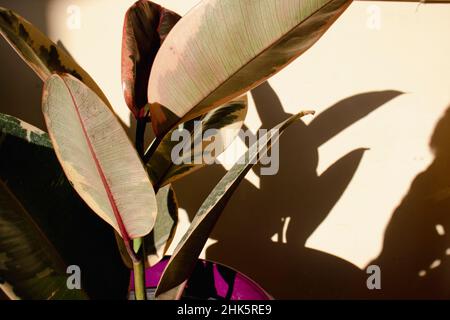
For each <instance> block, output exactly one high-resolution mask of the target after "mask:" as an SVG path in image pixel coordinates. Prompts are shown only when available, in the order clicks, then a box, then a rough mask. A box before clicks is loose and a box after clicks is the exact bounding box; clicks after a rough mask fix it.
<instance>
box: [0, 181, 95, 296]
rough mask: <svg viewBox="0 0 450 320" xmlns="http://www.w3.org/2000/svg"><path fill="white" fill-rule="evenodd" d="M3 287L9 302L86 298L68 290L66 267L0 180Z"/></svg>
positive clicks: (79, 293) (0, 274)
mask: <svg viewBox="0 0 450 320" xmlns="http://www.w3.org/2000/svg"><path fill="white" fill-rule="evenodd" d="M0 277H1V278H2V279H3V280H4V283H3V284H0V290H3V291H4V292H5V293H6V295H7V296H8V297H9V298H10V299H35V300H50V299H56V300H61V299H70V300H73V299H87V298H88V297H87V295H86V294H85V293H84V291H82V290H79V289H73V290H71V289H69V288H68V286H67V280H68V274H67V273H66V266H65V264H64V263H63V261H62V260H61V258H60V257H59V255H58V253H57V252H56V250H55V248H54V247H53V246H52V244H51V243H50V242H49V241H48V240H47V239H46V238H45V236H44V235H43V233H42V232H41V230H40V229H39V228H38V226H37V225H36V224H35V223H34V221H33V220H32V219H31V217H30V216H29V215H28V213H27V212H26V211H25V209H24V208H23V206H22V205H21V204H20V202H19V201H18V200H17V199H16V197H15V196H14V195H13V194H12V193H11V191H10V190H9V189H8V188H7V186H6V185H5V184H4V183H3V182H2V181H1V180H0Z"/></svg>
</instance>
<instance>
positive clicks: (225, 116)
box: [147, 95, 248, 186]
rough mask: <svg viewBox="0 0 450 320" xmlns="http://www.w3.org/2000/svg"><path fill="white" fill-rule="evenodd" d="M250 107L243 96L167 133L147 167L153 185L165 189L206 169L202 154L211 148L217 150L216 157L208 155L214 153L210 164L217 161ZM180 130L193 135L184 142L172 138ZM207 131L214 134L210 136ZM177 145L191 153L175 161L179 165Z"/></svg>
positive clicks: (237, 131) (233, 137) (239, 127)
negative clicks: (168, 185)
mask: <svg viewBox="0 0 450 320" xmlns="http://www.w3.org/2000/svg"><path fill="white" fill-rule="evenodd" d="M247 107H248V102H247V96H246V95H244V96H242V97H240V98H239V99H235V100H233V101H231V102H229V103H227V104H225V105H224V106H222V107H220V108H217V109H215V110H213V111H210V112H209V113H207V114H206V115H204V116H202V117H199V118H197V119H194V120H191V121H188V122H186V123H183V124H182V125H180V127H179V128H175V129H173V130H171V131H170V132H168V133H167V134H166V135H165V136H164V138H163V139H162V141H161V143H160V144H159V145H158V147H157V149H156V150H155V152H154V153H153V155H152V157H151V158H150V161H149V162H148V164H147V169H148V172H149V175H150V178H151V180H152V181H153V184H154V185H156V186H164V185H166V184H168V183H172V182H174V181H176V180H178V179H180V178H182V177H184V176H186V175H188V174H190V173H192V172H194V171H196V170H198V169H200V168H202V167H203V166H205V165H206V163H205V161H204V159H203V151H205V150H207V149H208V147H209V146H211V149H212V148H213V147H214V150H213V151H214V152H213V154H211V153H209V152H208V154H211V156H210V157H209V159H208V161H212V160H214V159H215V158H217V157H218V156H219V155H220V154H221V153H222V152H223V151H225V150H226V149H227V148H228V146H229V145H230V144H231V143H232V142H233V140H234V139H235V137H236V136H237V135H238V133H239V130H240V129H241V127H242V125H243V123H244V120H245V116H246V115H247ZM177 130H186V132H190V135H189V139H187V140H184V138H183V139H181V137H179V138H180V139H174V138H173V137H172V135H173V134H174V132H176V131H177ZM208 130H212V131H209V134H208ZM205 134H208V136H207V137H206V136H205ZM203 138H205V139H203ZM179 140H181V141H179ZM175 146H177V148H178V149H179V150H183V149H186V150H187V151H189V152H188V153H187V154H183V155H181V156H180V157H178V158H177V159H176V163H177V164H176V163H174V159H172V150H173V148H174V147H175ZM196 159H197V160H196Z"/></svg>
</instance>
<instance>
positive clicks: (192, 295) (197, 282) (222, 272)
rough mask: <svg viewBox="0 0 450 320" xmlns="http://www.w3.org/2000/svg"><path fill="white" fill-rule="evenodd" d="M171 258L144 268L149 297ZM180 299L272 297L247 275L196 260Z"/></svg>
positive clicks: (266, 298)
mask: <svg viewBox="0 0 450 320" xmlns="http://www.w3.org/2000/svg"><path fill="white" fill-rule="evenodd" d="M169 259H170V257H165V258H164V259H163V260H161V262H159V263H158V264H157V265H155V266H154V267H152V268H148V269H146V271H145V282H146V288H147V297H148V299H154V292H155V289H156V286H157V285H158V282H159V279H160V278H161V276H162V273H163V271H164V268H165V267H166V265H167V263H168V262H169ZM129 299H131V300H134V275H133V271H131V277H130V290H129ZM182 299H185V300H272V297H271V296H270V295H269V294H268V293H267V292H266V291H264V289H262V288H261V287H260V286H259V285H258V284H256V283H255V282H254V281H253V280H251V279H250V278H249V277H247V276H245V275H243V274H241V273H239V272H237V271H236V270H233V269H232V268H229V267H226V266H224V265H222V264H219V263H214V262H210V261H205V260H198V262H197V265H196V266H195V270H194V272H193V273H192V275H191V277H190V278H189V281H188V284H187V285H186V289H185V291H184V294H183V297H182Z"/></svg>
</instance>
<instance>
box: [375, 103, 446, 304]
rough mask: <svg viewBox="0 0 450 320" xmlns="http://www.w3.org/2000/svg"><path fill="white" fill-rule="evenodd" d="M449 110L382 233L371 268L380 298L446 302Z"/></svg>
mask: <svg viewBox="0 0 450 320" xmlns="http://www.w3.org/2000/svg"><path fill="white" fill-rule="evenodd" d="M449 137H450V106H449V108H448V109H447V111H446V113H445V115H444V116H443V117H442V118H441V119H440V121H439V122H438V124H437V126H436V128H435V131H434V133H433V135H432V138H431V141H430V147H431V149H432V150H433V151H434V155H435V159H434V161H433V162H432V163H431V165H430V166H429V167H428V168H427V169H426V170H425V171H423V172H422V173H420V174H419V175H418V176H417V177H416V178H415V179H414V181H413V182H412V184H411V187H410V189H409V191H408V193H407V195H406V196H405V197H404V199H403V200H402V202H401V203H400V205H399V206H398V208H397V209H396V210H395V212H394V214H393V216H392V218H391V220H390V222H389V224H388V227H387V229H386V232H385V238H384V245H383V250H382V252H381V254H380V255H379V257H378V258H377V259H375V260H374V261H373V262H372V263H371V264H375V265H378V266H379V267H380V270H381V290H380V291H376V292H374V294H375V295H382V297H383V298H394V299H396V298H400V299H419V298H420V299H430V298H434V299H443V298H445V299H449V298H450V272H449V270H450V261H449V257H450V249H449V248H450V146H449Z"/></svg>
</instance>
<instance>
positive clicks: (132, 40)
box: [122, 0, 181, 119]
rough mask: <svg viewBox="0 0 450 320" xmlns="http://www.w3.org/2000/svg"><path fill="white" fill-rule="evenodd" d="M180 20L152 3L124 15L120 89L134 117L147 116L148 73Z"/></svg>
mask: <svg viewBox="0 0 450 320" xmlns="http://www.w3.org/2000/svg"><path fill="white" fill-rule="evenodd" d="M180 19H181V17H180V16H179V15H178V14H176V13H175V12H172V11H170V10H168V9H166V8H163V7H161V6H160V5H158V4H155V3H153V2H151V1H146V0H141V1H137V2H136V3H135V4H133V5H132V6H131V7H130V8H129V9H128V11H127V13H126V14H125V20H124V25H123V36H122V87H123V93H124V96H125V102H126V103H127V105H128V108H129V109H130V110H131V112H132V113H133V115H134V116H135V117H136V118H137V119H138V118H144V117H145V116H146V111H145V109H144V108H145V106H146V105H147V87H148V79H149V76H150V70H151V68H152V65H153V61H154V60H155V57H156V53H157V52H158V50H159V48H160V46H161V43H162V42H163V41H164V39H165V38H166V36H167V35H168V33H169V31H170V30H171V29H172V27H173V26H174V25H175V24H176V23H177V22H178V20H180Z"/></svg>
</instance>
